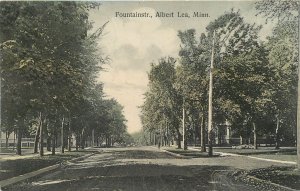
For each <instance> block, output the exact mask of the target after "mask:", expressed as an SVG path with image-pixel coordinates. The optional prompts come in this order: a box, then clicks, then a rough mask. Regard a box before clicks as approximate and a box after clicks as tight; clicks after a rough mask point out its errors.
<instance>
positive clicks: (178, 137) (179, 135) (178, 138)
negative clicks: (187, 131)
mask: <svg viewBox="0 0 300 191" xmlns="http://www.w3.org/2000/svg"><path fill="white" fill-rule="evenodd" d="M176 130H177V148H178V149H181V134H180V132H179V129H176Z"/></svg>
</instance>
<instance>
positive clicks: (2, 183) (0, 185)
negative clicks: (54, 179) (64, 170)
mask: <svg viewBox="0 0 300 191" xmlns="http://www.w3.org/2000/svg"><path fill="white" fill-rule="evenodd" d="M95 154H96V153H91V154H87V155H83V156H81V157H77V158H74V159H71V160H68V161H64V162H62V163H60V164H55V165H52V166H47V167H45V168H41V169H39V170H36V171H33V172H28V173H26V174H22V175H19V176H16V177H12V178H9V179H6V180H1V181H0V191H1V188H3V187H6V186H9V185H11V184H15V183H18V182H20V181H24V180H26V179H29V178H32V177H35V176H38V175H40V174H43V173H45V172H49V171H51V170H55V169H57V168H59V167H62V166H63V164H66V163H68V162H76V161H79V160H82V159H85V158H88V157H90V156H92V155H95Z"/></svg>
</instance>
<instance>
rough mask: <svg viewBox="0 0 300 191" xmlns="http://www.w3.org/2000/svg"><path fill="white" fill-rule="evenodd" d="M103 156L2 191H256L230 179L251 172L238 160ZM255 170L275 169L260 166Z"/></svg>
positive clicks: (106, 152)
mask: <svg viewBox="0 0 300 191" xmlns="http://www.w3.org/2000/svg"><path fill="white" fill-rule="evenodd" d="M99 151H101V152H99V154H96V155H93V156H91V157H89V158H86V159H84V160H83V161H78V162H74V163H67V164H65V166H63V167H62V168H60V169H58V170H56V171H54V172H51V173H48V174H46V175H44V176H42V177H39V178H35V179H34V180H28V181H26V182H22V183H19V184H17V185H13V186H10V187H9V188H7V189H4V190H16V191H17V190H18V191H19V190H28V191H46V190H49V191H69V190H70V191H89V190H103V191H106V190H116V191H121V190H122V191H144V190H145V191H152V190H166V191H168V190H172V191H173V190H184V191H186V190H192V191H193V190H222V191H226V190H237V191H240V190H243V191H247V190H257V188H253V187H250V186H248V185H244V184H243V183H239V182H235V181H233V180H232V178H231V177H230V176H228V173H229V172H232V171H233V170H235V169H236V168H241V167H244V168H246V169H247V168H251V165H252V166H253V164H251V162H247V161H244V159H242V158H238V157H219V158H206V159H203V158H202V159H181V158H176V156H172V155H170V154H167V153H165V152H162V151H160V150H158V149H155V148H151V147H136V148H114V149H99ZM252 162H253V161H252ZM243 163H244V164H245V165H243ZM256 165H258V166H260V165H261V166H269V165H272V164H270V163H262V162H261V161H259V163H258V164H256ZM252 168H254V167H252Z"/></svg>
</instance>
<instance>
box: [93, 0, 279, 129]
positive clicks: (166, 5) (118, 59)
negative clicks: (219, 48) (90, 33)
mask: <svg viewBox="0 0 300 191" xmlns="http://www.w3.org/2000/svg"><path fill="white" fill-rule="evenodd" d="M231 8H234V10H240V13H241V15H242V16H243V17H244V18H245V21H246V22H248V23H254V22H255V23H257V24H260V25H263V29H262V30H261V33H260V35H261V38H262V39H265V37H266V36H268V35H270V34H271V31H272V27H273V26H274V24H272V23H269V24H266V23H265V19H264V18H261V17H256V16H255V14H256V11H255V9H254V3H253V1H252V2H245V1H243V2H241V1H233V2H231V1H230V2H229V1H215V2H191V1H190V2H102V5H101V6H100V7H99V9H98V10H92V11H91V14H90V18H91V20H92V21H94V27H95V28H97V27H100V26H102V25H103V24H104V23H106V22H107V21H109V23H108V25H107V26H106V28H105V30H104V36H103V37H102V38H101V40H100V42H99V44H100V46H101V50H102V52H103V53H104V54H105V55H108V56H109V57H110V59H111V61H110V64H109V65H106V66H105V68H106V70H107V71H106V72H101V73H100V74H99V80H100V81H101V82H103V83H104V92H105V93H106V95H107V97H114V98H116V99H117V100H118V102H119V103H120V104H121V105H123V106H124V115H125V117H126V119H127V120H128V122H127V126H128V132H129V133H133V132H137V131H139V130H141V127H142V125H141V122H140V118H139V115H140V109H139V108H138V106H141V105H142V104H143V94H144V93H145V92H146V90H147V83H148V75H147V72H149V70H150V64H151V63H152V62H157V60H158V59H159V58H161V57H167V56H172V57H175V58H176V57H178V52H179V49H180V41H179V38H178V36H177V34H178V30H182V31H183V30H187V29H191V28H194V29H196V31H197V33H198V36H199V35H200V34H201V33H202V32H205V27H206V26H207V25H208V23H209V22H211V21H213V20H215V19H216V18H218V17H219V16H220V15H222V14H223V13H224V12H225V11H230V9H231ZM161 11H162V12H174V14H175V15H177V12H178V11H179V12H187V13H189V14H190V15H192V13H193V12H202V13H208V14H209V16H210V17H209V18H193V17H190V18H178V17H174V18H158V17H155V13H156V12H161ZM116 12H126V13H127V12H148V13H150V14H151V15H153V17H152V18H119V17H116V16H115V15H116Z"/></svg>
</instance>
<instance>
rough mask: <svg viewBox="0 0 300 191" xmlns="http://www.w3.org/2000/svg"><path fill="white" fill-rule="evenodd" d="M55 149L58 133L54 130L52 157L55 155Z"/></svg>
mask: <svg viewBox="0 0 300 191" xmlns="http://www.w3.org/2000/svg"><path fill="white" fill-rule="evenodd" d="M55 147H56V131H55V130H54V129H53V133H52V155H55Z"/></svg>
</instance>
